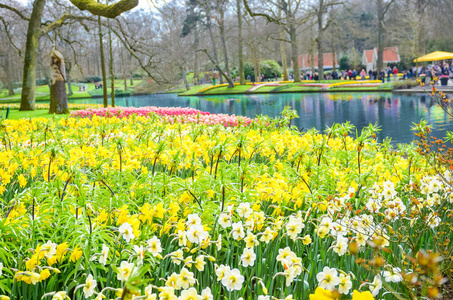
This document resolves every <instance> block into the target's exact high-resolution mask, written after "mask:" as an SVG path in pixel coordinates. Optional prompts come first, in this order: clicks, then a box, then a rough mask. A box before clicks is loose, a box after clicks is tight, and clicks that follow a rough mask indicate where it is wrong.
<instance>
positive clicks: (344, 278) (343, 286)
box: [338, 274, 352, 295]
mask: <svg viewBox="0 0 453 300" xmlns="http://www.w3.org/2000/svg"><path fill="white" fill-rule="evenodd" d="M339 278H340V282H339V283H338V291H339V292H340V293H341V294H345V295H346V294H348V293H349V290H350V289H351V288H352V281H351V276H349V275H344V274H340V277H339Z"/></svg>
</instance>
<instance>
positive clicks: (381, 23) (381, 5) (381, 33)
mask: <svg viewBox="0 0 453 300" xmlns="http://www.w3.org/2000/svg"><path fill="white" fill-rule="evenodd" d="M376 4H377V14H378V15H377V17H378V60H377V72H378V74H379V73H380V72H381V71H382V70H383V69H384V61H383V60H384V3H383V0H377V3H376Z"/></svg>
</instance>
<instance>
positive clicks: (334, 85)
mask: <svg viewBox="0 0 453 300" xmlns="http://www.w3.org/2000/svg"><path fill="white" fill-rule="evenodd" d="M352 83H355V84H358V85H361V84H370V83H380V84H382V81H381V80H359V81H352V82H351V81H349V80H348V81H346V80H345V81H341V82H337V83H332V84H329V88H333V87H338V86H342V85H350V84H352Z"/></svg>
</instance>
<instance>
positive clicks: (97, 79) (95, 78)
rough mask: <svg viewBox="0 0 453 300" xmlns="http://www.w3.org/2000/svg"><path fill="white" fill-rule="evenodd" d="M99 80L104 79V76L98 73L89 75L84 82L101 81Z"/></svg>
mask: <svg viewBox="0 0 453 300" xmlns="http://www.w3.org/2000/svg"><path fill="white" fill-rule="evenodd" d="M99 81H102V77H101V76H97V75H93V76H87V77H85V78H84V79H83V80H82V82H83V83H91V82H99Z"/></svg>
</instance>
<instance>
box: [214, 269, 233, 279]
mask: <svg viewBox="0 0 453 300" xmlns="http://www.w3.org/2000/svg"><path fill="white" fill-rule="evenodd" d="M229 270H230V267H229V266H224V265H220V266H219V267H217V268H216V270H215V274H216V275H217V281H220V280H222V279H223V277H225V273H226V271H229Z"/></svg>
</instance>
